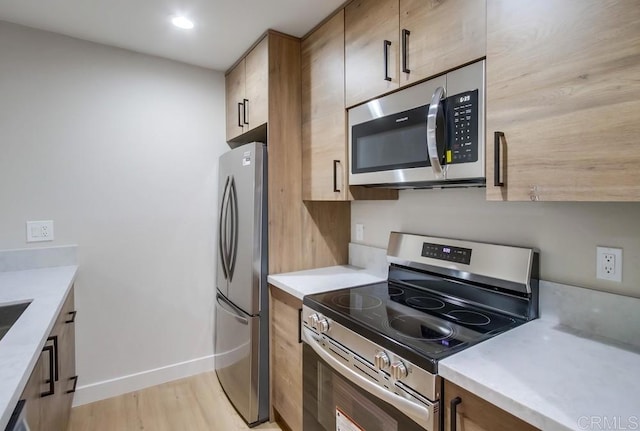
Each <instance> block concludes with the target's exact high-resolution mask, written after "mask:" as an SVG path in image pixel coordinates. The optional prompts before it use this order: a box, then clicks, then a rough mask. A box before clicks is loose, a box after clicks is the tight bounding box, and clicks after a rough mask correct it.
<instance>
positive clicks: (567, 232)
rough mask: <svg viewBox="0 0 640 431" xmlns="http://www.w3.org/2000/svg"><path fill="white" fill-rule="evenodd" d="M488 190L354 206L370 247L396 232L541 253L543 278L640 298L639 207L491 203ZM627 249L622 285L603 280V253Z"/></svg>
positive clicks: (405, 194) (404, 195)
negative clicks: (599, 261)
mask: <svg viewBox="0 0 640 431" xmlns="http://www.w3.org/2000/svg"><path fill="white" fill-rule="evenodd" d="M484 193H485V191H484V189H456V190H407V191H401V192H400V199H399V200H398V201H384V202H373V201H370V202H353V203H352V206H351V239H352V241H354V242H357V241H355V224H356V223H363V224H364V225H365V233H364V241H359V242H361V243H363V244H367V245H373V246H377V247H384V248H386V246H387V240H388V237H389V232H390V231H392V230H397V231H403V232H410V233H419V234H427V235H433V236H445V237H449V238H461V239H469V240H477V241H485V242H496V243H503V244H512V245H518V246H527V247H536V248H538V249H539V250H540V272H541V278H543V279H545V280H549V281H555V282H558V283H565V284H572V285H576V286H582V287H589V288H593V289H598V290H607V291H613V292H619V293H623V294H626V295H630V296H636V297H640V203H564V202H559V203H551V202H486V201H485V198H484ZM597 245H601V246H611V247H620V248H622V249H623V274H622V283H613V282H606V281H602V280H597V279H596V266H595V259H596V258H595V256H596V246H597Z"/></svg>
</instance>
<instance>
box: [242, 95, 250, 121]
mask: <svg viewBox="0 0 640 431" xmlns="http://www.w3.org/2000/svg"><path fill="white" fill-rule="evenodd" d="M248 108H249V99H242V123H244V124H247V125H248V124H249V122H248V121H247V117H248V115H247V110H248Z"/></svg>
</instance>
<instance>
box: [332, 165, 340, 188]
mask: <svg viewBox="0 0 640 431" xmlns="http://www.w3.org/2000/svg"><path fill="white" fill-rule="evenodd" d="M339 164H340V160H334V161H333V191H334V192H335V193H340V191H341V190H340V189H339V188H338V165H339Z"/></svg>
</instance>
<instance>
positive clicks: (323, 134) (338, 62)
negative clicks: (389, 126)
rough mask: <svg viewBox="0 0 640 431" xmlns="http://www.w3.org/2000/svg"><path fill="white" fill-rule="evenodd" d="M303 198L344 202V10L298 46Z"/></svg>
mask: <svg viewBox="0 0 640 431" xmlns="http://www.w3.org/2000/svg"><path fill="white" fill-rule="evenodd" d="M301 68H302V76H301V80H302V198H303V199H304V200H346V199H348V187H347V182H346V181H345V180H346V179H347V178H348V172H349V171H348V166H347V151H346V148H347V146H346V145H347V137H346V131H347V129H346V127H347V125H346V111H345V107H344V11H340V12H338V13H337V14H336V15H335V16H334V17H332V18H331V19H330V20H329V21H327V22H326V23H324V24H323V25H322V26H321V27H319V28H318V29H317V30H315V31H314V32H313V33H312V34H311V35H309V36H308V37H307V38H306V39H304V40H303V41H302V57H301Z"/></svg>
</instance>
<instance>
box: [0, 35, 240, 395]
mask: <svg viewBox="0 0 640 431" xmlns="http://www.w3.org/2000/svg"><path fill="white" fill-rule="evenodd" d="M212 55H215V54H214V53H212ZM227 149H228V147H227V145H226V143H225V138H224V76H223V75H222V74H221V73H219V72H214V71H211V70H207V69H202V68H198V67H192V66H188V65H184V64H180V63H177V62H172V61H168V60H164V59H160V58H156V57H151V56H146V55H141V54H137V53H133V52H130V51H125V50H121V49H116V48H111V47H107V46H103V45H98V44H94V43H90V42H84V41H80V40H76V39H72V38H68V37H64V36H60V35H55V34H52V33H46V32H41V31H36V30H32V29H28V28H26V27H20V26H16V25H12V24H7V23H2V22H0V249H10V248H24V247H28V246H29V245H27V244H26V242H25V221H27V220H43V219H44V220H47V219H52V220H54V223H55V241H54V242H53V243H41V244H34V245H32V246H34V247H41V246H43V245H63V244H74V243H76V244H78V245H79V250H78V254H79V264H80V271H79V275H78V279H77V284H76V303H77V308H78V320H77V364H78V374H79V375H80V381H79V385H80V386H84V385H87V384H92V383H95V382H100V381H103V380H107V379H113V378H118V377H122V376H125V375H128V374H132V373H137V372H142V371H147V370H150V369H154V368H158V367H164V366H168V365H172V364H176V363H180V362H183V361H190V360H193V359H195V358H200V357H206V356H210V355H212V354H213V328H212V326H213V322H212V312H213V301H214V292H215V288H214V271H215V269H214V264H213V262H214V259H215V249H214V241H215V238H214V234H215V232H214V226H215V222H214V220H215V217H216V215H215V205H216V199H217V196H216V195H217V158H218V156H219V154H221V153H222V152H223V151H225V150H227Z"/></svg>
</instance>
